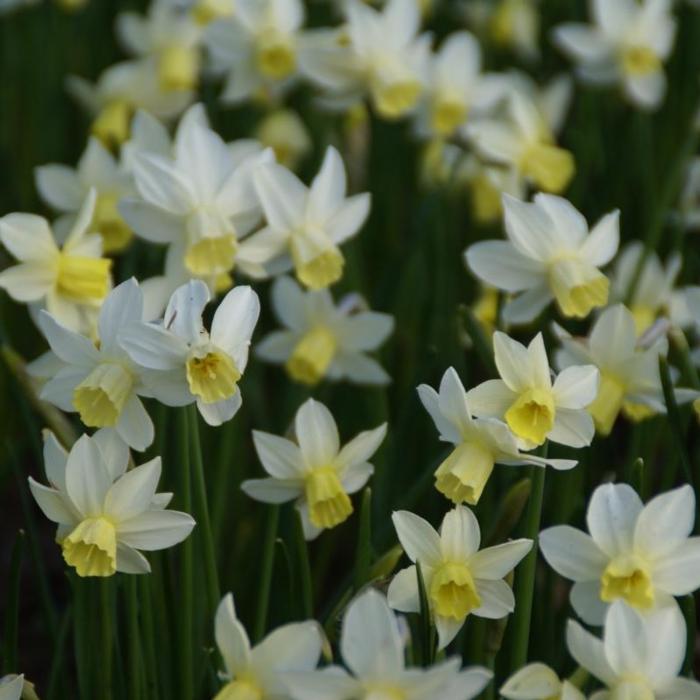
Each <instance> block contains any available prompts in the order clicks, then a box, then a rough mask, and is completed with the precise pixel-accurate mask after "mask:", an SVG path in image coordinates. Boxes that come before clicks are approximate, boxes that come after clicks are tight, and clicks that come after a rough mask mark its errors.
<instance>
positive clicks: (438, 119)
mask: <svg viewBox="0 0 700 700" xmlns="http://www.w3.org/2000/svg"><path fill="white" fill-rule="evenodd" d="M468 111H469V110H468V108H467V105H465V104H464V102H463V101H461V100H459V99H457V98H456V97H449V96H448V97H442V98H441V99H438V100H437V101H436V102H435V104H434V105H433V113H432V117H431V122H432V127H433V130H434V131H435V132H436V133H438V134H439V135H440V136H449V135H450V134H451V133H452V132H453V131H454V130H455V129H456V128H457V127H458V126H459V125H460V124H463V123H464V121H465V120H466V118H467V113H468Z"/></svg>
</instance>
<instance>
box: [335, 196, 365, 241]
mask: <svg viewBox="0 0 700 700" xmlns="http://www.w3.org/2000/svg"><path fill="white" fill-rule="evenodd" d="M370 203H371V196H370V195H369V194H368V193H366V192H365V193H363V194H356V195H354V196H352V197H348V198H347V199H346V200H345V201H344V202H343V203H342V204H341V205H340V207H339V208H338V210H337V211H336V212H335V214H333V216H332V217H331V218H330V219H329V220H328V221H327V222H326V231H328V235H329V236H330V239H331V240H332V241H333V243H335V244H336V245H340V244H341V243H344V242H345V241H347V240H348V238H351V237H352V236H354V235H355V234H356V233H357V232H358V231H359V230H360V229H361V228H362V225H363V224H364V223H365V221H366V220H367V217H368V216H369V207H370Z"/></svg>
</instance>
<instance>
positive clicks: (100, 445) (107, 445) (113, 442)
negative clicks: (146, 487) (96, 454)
mask: <svg viewBox="0 0 700 700" xmlns="http://www.w3.org/2000/svg"><path fill="white" fill-rule="evenodd" d="M92 441H93V442H94V443H95V444H96V445H97V449H98V450H99V451H100V454H101V455H102V459H103V460H104V463H105V466H106V467H107V471H108V472H109V475H110V477H111V479H112V481H116V480H117V479H118V478H119V477H120V476H121V475H122V474H123V473H124V472H125V471H126V469H127V467H128V465H129V447H128V445H127V444H126V443H125V442H124V440H122V439H121V438H120V437H119V435H118V434H117V432H116V431H115V430H112V429H111V428H100V429H99V430H98V431H97V432H96V433H94V434H93V436H92Z"/></svg>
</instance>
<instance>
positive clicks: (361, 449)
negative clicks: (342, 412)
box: [335, 423, 387, 473]
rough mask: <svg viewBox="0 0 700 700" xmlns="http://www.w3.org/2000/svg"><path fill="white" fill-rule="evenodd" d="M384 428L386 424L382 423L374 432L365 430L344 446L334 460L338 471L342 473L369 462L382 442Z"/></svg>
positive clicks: (384, 435)
mask: <svg viewBox="0 0 700 700" xmlns="http://www.w3.org/2000/svg"><path fill="white" fill-rule="evenodd" d="M386 428H387V424H386V423H384V424H382V425H380V426H379V427H378V428H375V429H374V430H365V431H364V432H362V433H359V434H358V435H356V436H355V437H354V438H353V439H352V440H350V442H348V443H347V444H346V445H344V446H343V448H342V449H341V450H340V452H339V453H338V456H337V457H336V459H335V464H336V466H337V467H338V470H339V471H340V472H341V473H342V472H344V471H345V470H346V469H349V468H350V467H352V466H354V465H357V464H361V463H363V462H366V461H367V460H369V459H370V458H371V457H372V455H373V454H374V453H375V452H376V451H377V450H378V449H379V446H380V445H381V444H382V442H383V441H384V438H385V437H386Z"/></svg>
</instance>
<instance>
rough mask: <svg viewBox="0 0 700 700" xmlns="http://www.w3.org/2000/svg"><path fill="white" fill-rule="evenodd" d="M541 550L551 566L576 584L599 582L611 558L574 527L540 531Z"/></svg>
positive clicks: (562, 526) (590, 538) (568, 526)
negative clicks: (596, 580) (580, 582)
mask: <svg viewBox="0 0 700 700" xmlns="http://www.w3.org/2000/svg"><path fill="white" fill-rule="evenodd" d="M540 549H541V550H542V555H543V556H544V558H545V559H546V560H547V563H548V564H549V565H550V566H551V567H552V568H553V569H554V570H555V571H556V572H557V573H558V574H560V575H561V576H564V577H565V578H568V579H570V580H572V581H592V580H594V579H599V578H600V576H601V574H602V573H603V569H605V567H606V566H607V564H608V557H606V556H605V554H603V552H601V551H600V549H598V547H597V546H596V544H595V542H594V541H593V538H592V537H590V535H587V534H586V533H585V532H581V531H580V530H577V529H575V528H573V527H571V526H570V525H557V526H556V527H550V528H547V529H546V530H543V531H542V532H540Z"/></svg>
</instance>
